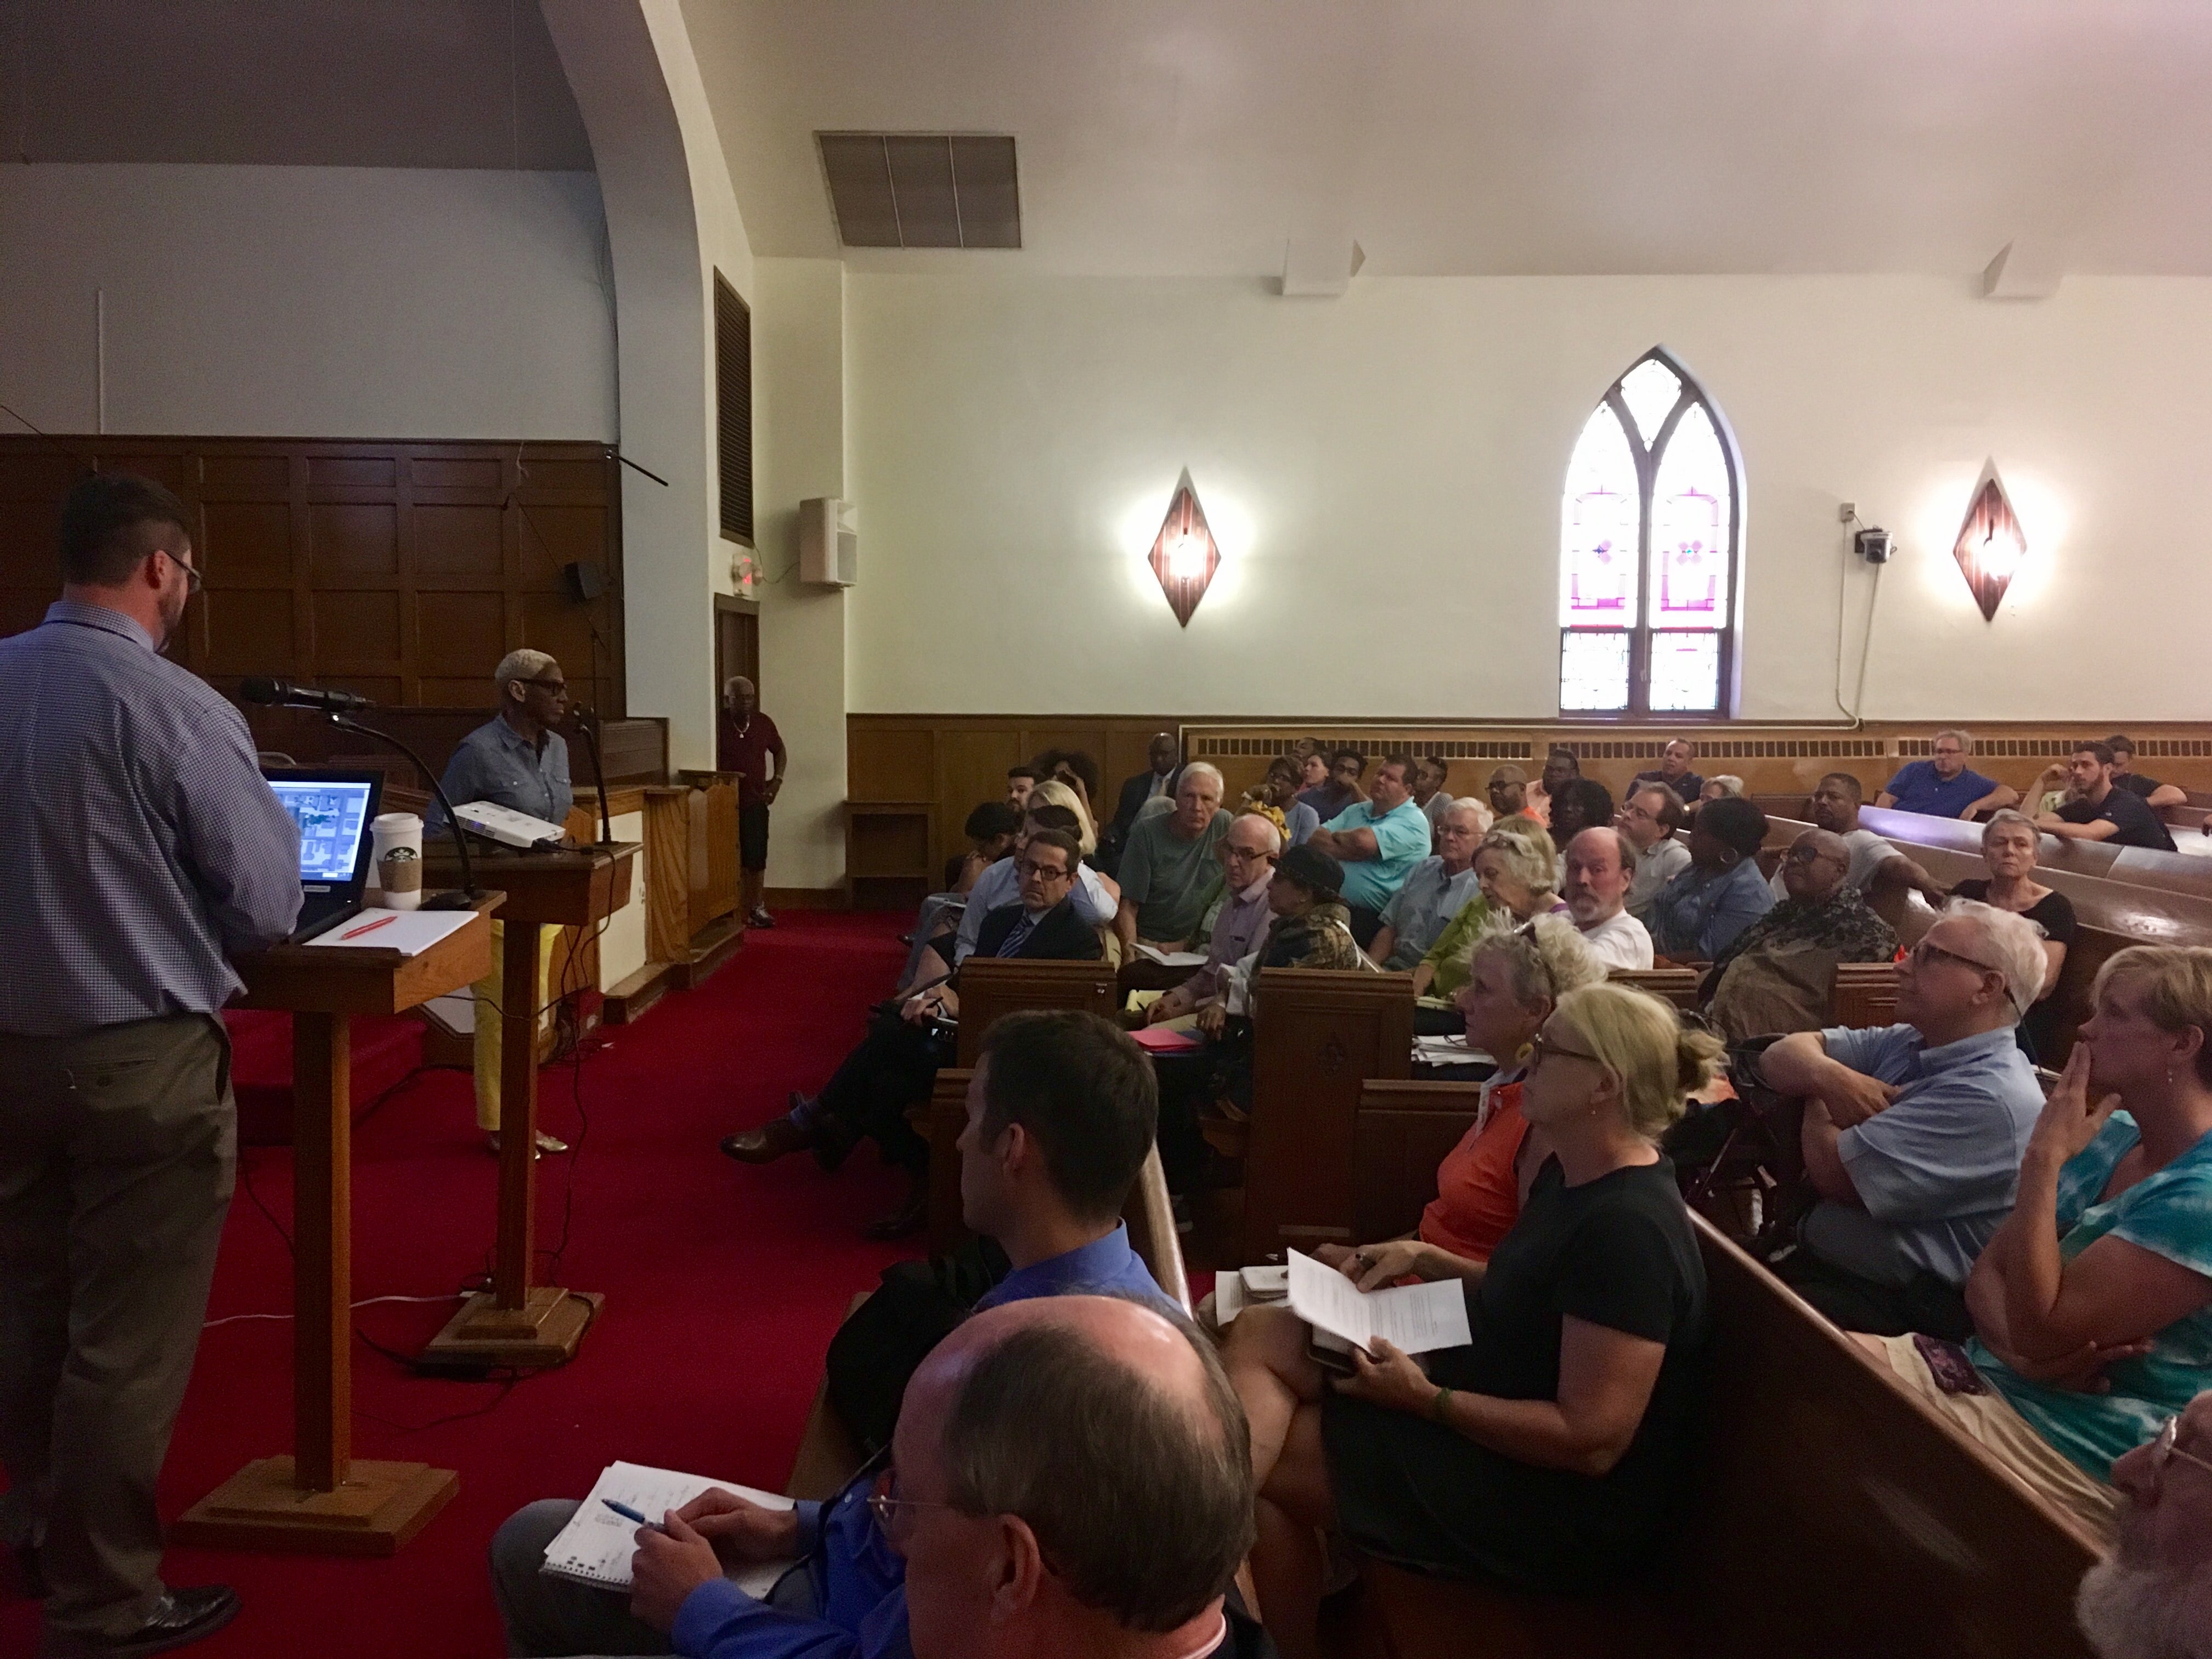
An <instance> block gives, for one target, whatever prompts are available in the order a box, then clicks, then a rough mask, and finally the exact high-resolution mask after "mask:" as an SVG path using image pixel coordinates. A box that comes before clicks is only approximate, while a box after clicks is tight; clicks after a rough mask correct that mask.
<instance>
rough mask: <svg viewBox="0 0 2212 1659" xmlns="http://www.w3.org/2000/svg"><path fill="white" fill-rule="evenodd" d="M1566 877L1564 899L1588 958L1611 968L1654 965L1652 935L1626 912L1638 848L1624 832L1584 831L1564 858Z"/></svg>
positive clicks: (1640, 967) (1568, 844) (1563, 884)
mask: <svg viewBox="0 0 2212 1659" xmlns="http://www.w3.org/2000/svg"><path fill="white" fill-rule="evenodd" d="M1560 859H1561V862H1562V864H1563V866H1564V867H1565V871H1566V879H1565V882H1563V883H1562V884H1560V889H1559V893H1560V896H1561V897H1563V898H1565V900H1566V902H1567V911H1568V914H1569V915H1572V916H1573V917H1574V919H1575V927H1576V928H1577V930H1578V931H1579V932H1580V933H1582V936H1583V944H1585V945H1589V948H1590V954H1591V955H1592V956H1594V957H1596V958H1597V959H1598V960H1599V961H1600V962H1601V963H1604V964H1605V965H1606V966H1607V967H1608V968H1626V969H1631V970H1636V969H1644V968H1649V967H1650V965H1651V957H1652V953H1651V934H1650V931H1649V930H1648V929H1647V928H1646V927H1644V924H1643V923H1642V922H1640V921H1637V919H1636V918H1635V917H1634V916H1632V915H1629V914H1628V911H1627V908H1626V901H1627V898H1628V884H1629V883H1630V881H1632V879H1633V878H1634V877H1635V873H1636V848H1635V846H1634V844H1633V843H1632V842H1630V841H1629V839H1628V837H1627V836H1625V835H1623V834H1622V833H1621V832H1620V830H1618V829H1613V828H1611V827H1607V828H1605V829H1585V830H1583V832H1582V833H1581V834H1580V835H1578V836H1576V837H1575V838H1574V839H1573V840H1572V841H1571V842H1568V843H1567V849H1566V851H1565V853H1563V854H1561V855H1560Z"/></svg>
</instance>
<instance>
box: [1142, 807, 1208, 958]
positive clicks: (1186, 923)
mask: <svg viewBox="0 0 2212 1659" xmlns="http://www.w3.org/2000/svg"><path fill="white" fill-rule="evenodd" d="M1174 823H1175V815H1174V814H1173V813H1171V812H1155V813H1154V814H1152V817H1140V818H1139V819H1138V820H1137V821H1136V823H1133V824H1132V825H1131V826H1130V828H1129V842H1128V845H1127V847H1125V848H1123V849H1122V852H1121V899H1122V902H1124V903H1127V904H1133V905H1135V906H1136V907H1137V937H1138V938H1139V939H1190V938H1192V937H1194V935H1195V934H1196V933H1197V932H1198V927H1199V924H1200V922H1202V921H1205V920H1206V912H1207V911H1208V910H1210V909H1212V908H1213V901H1214V900H1215V899H1217V898H1218V897H1219V896H1221V888H1222V882H1223V876H1222V869H1221V860H1220V859H1219V858H1218V857H1216V856H1215V853H1214V849H1215V848H1218V847H1219V846H1220V845H1221V842H1222V838H1223V837H1224V836H1226V835H1228V833H1229V823H1230V816H1229V814H1228V813H1226V812H1216V813H1215V814H1214V815H1213V822H1212V823H1210V824H1208V825H1207V826H1206V829H1204V830H1203V831H1201V832H1200V834H1199V835H1198V836H1195V837H1194V838H1193V839H1191V840H1189V841H1184V840H1182V838H1181V837H1180V836H1177V835H1176V833H1175V830H1174V829H1173V827H1172V826H1173V825H1174Z"/></svg>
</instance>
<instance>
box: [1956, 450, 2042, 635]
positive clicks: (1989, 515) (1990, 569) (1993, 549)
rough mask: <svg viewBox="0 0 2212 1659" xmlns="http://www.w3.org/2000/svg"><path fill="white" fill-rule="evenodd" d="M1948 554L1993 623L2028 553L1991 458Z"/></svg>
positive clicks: (1989, 620) (1986, 617)
mask: <svg viewBox="0 0 2212 1659" xmlns="http://www.w3.org/2000/svg"><path fill="white" fill-rule="evenodd" d="M1951 554H1952V556H1953V557H1954V558H1955V559H1957V560H1958V561H1959V568H1960V571H1962V572H1963V573H1965V575H1966V586H1967V587H1968V588H1969V589H1970V590H1971V591H1972V593H1973V596H1974V603H1975V604H1977V605H1980V606H1981V607H1982V619H1983V620H1984V622H1995V621H1996V619H1997V606H1999V605H2002V604H2003V603H2004V596H2005V589H2007V588H2008V587H2009V586H2012V579H2013V573H2014V572H2015V571H2016V570H2018V569H2019V568H2020V565H2021V560H2023V559H2025V558H2026V557H2027V537H2026V536H2024V535H2022V534H2021V528H2020V519H2019V517H2018V516H2017V515H2016V514H2015V513H2014V512H2013V510H2012V498H2011V497H2010V496H2008V495H2006V494H2005V487H2004V480H2002V478H2000V477H1997V464H1996V462H1995V461H1994V460H1992V461H1990V463H1989V464H1988V465H1986V466H1984V468H1983V469H1982V481H1981V483H1978V485H1976V486H1975V488H1974V499H1973V501H1972V503H1971V504H1970V505H1969V506H1968V507H1967V508H1966V523H1964V524H1962V525H1960V526H1959V540H1958V544H1957V545H1955V546H1954V547H1953V548H1952V550H1951Z"/></svg>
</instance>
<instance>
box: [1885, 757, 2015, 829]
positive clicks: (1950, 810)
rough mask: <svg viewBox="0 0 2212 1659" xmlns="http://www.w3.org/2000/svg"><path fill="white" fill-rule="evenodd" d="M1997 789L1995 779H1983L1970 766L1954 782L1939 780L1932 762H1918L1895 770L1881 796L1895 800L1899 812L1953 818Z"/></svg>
mask: <svg viewBox="0 0 2212 1659" xmlns="http://www.w3.org/2000/svg"><path fill="white" fill-rule="evenodd" d="M1996 787H1997V786H1996V779H1994V778H1985V777H1984V776H1983V775H1981V774H1980V773H1979V772H1977V771H1975V770H1974V769H1973V768H1972V767H1971V766H1970V767H1968V768H1966V769H1965V770H1964V771H1962V772H1960V774H1959V775H1958V776H1957V777H1955V778H1942V777H1939V776H1937V775H1936V763H1935V762H1934V761H1924V760H1920V761H1913V762H1912V763H1910V764H1908V765H1905V766H1900V767H1899V768H1898V769H1897V775H1896V776H1895V777H1893V778H1892V779H1891V780H1890V781H1888V782H1887V783H1886V784H1884V785H1883V786H1882V793H1884V794H1886V795H1890V796H1893V797H1894V798H1895V799H1896V802H1897V810H1898V811H1900V812H1924V813H1926V814H1927V815H1928V816H1929V817H1935V818H1955V817H1958V816H1959V815H1960V813H1961V812H1963V811H1966V809H1967V808H1968V807H1969V806H1972V805H1973V804H1974V803H1975V802H1976V801H1978V800H1979V799H1981V798H1982V797H1983V796H1984V795H1986V794H1988V793H1990V791H1991V790H1992V789H1995V788H1996Z"/></svg>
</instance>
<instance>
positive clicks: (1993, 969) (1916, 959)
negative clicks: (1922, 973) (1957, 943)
mask: <svg viewBox="0 0 2212 1659" xmlns="http://www.w3.org/2000/svg"><path fill="white" fill-rule="evenodd" d="M1905 960H1906V961H1907V962H1909V963H1911V964H1912V965H1913V967H1914V968H1915V969H1922V968H1925V967H1927V966H1928V965H1929V963H1934V962H1955V963H1960V964H1961V965H1962V966H1965V967H1967V968H1971V969H1973V970H1974V971H1975V972H1976V973H1978V974H2000V975H2001V974H2002V973H2003V972H2004V969H2002V968H1999V967H1997V966H1996V965H1995V964H1994V963H1987V962H1978V961H1977V960H1976V959H1975V958H1973V957H1967V956H1961V955H1960V954H1959V952H1958V951H1947V950H1945V949H1944V948H1943V947H1942V945H1938V944H1936V942H1935V941H1934V940H1933V939H1922V940H1921V941H1920V943H1919V944H1917V945H1914V946H1913V947H1912V948H1911V950H1910V951H1906V952H1905Z"/></svg>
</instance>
